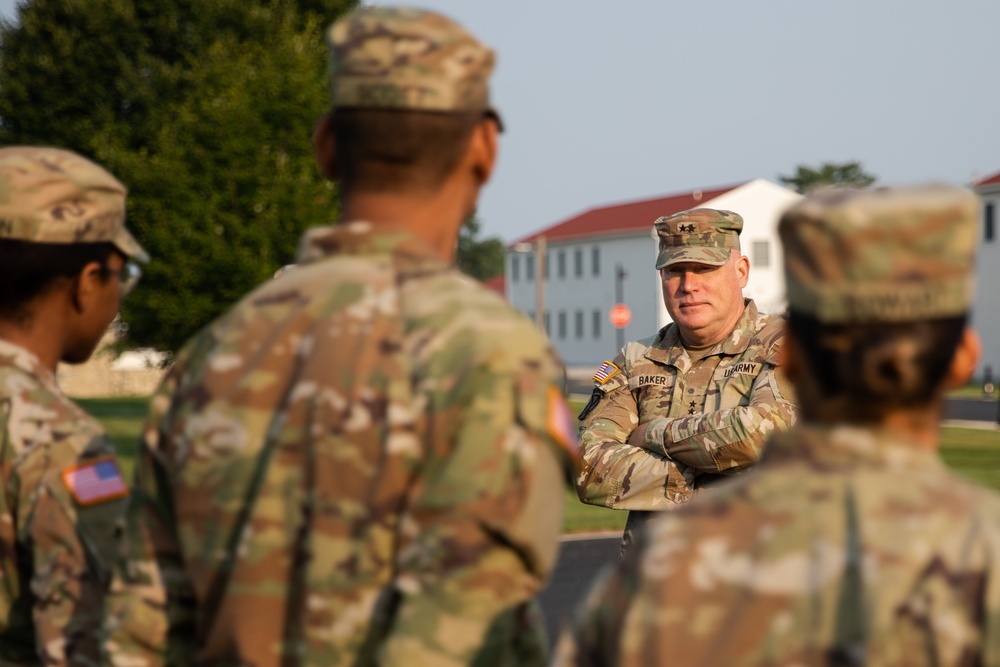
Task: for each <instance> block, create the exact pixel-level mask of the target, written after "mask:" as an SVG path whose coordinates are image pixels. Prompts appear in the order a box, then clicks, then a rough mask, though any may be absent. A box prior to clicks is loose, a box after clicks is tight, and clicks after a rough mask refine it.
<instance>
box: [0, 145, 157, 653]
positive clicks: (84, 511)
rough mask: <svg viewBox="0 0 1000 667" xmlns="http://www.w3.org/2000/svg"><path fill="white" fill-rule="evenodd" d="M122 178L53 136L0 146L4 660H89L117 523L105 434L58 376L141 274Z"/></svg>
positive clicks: (0, 643) (118, 497) (89, 344)
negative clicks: (53, 141) (37, 142)
mask: <svg viewBox="0 0 1000 667" xmlns="http://www.w3.org/2000/svg"><path fill="white" fill-rule="evenodd" d="M125 194H126V190H125V187H124V186H123V185H122V184H121V183H119V182H118V180H116V179H115V178H114V177H113V176H112V175H111V174H109V173H108V172H107V171H105V170H104V169H102V168H101V167H99V166H98V165H96V164H94V163H92V162H90V161H88V160H85V159H84V158H82V157H80V156H78V155H75V154H73V153H70V152H68V151H63V150H58V149H54V148H35V147H10V148H3V149H0V485H2V493H0V664H2V665H39V664H44V665H69V664H74V665H78V664H96V661H97V643H96V631H97V629H98V628H99V627H100V614H101V609H102V606H103V600H104V594H105V590H106V587H107V583H108V581H109V579H110V577H109V569H110V562H111V558H112V553H113V551H114V525H115V522H116V521H117V519H118V517H119V516H120V514H121V512H122V510H123V505H124V499H125V497H126V496H127V495H128V488H127V486H126V485H125V483H124V481H123V478H122V474H121V471H120V470H119V468H118V462H117V460H116V458H115V452H114V448H113V445H112V442H111V440H110V439H109V438H108V436H107V434H106V433H105V432H104V429H103V428H102V427H101V425H100V424H99V423H98V422H97V421H96V420H95V419H93V418H92V417H90V416H89V415H87V414H86V413H85V412H84V411H83V410H81V409H80V408H79V407H78V406H77V405H76V404H74V403H73V402H72V401H70V400H69V399H68V398H67V397H66V396H65V395H64V394H63V393H62V391H61V390H60V389H59V386H58V385H57V384H56V366H57V365H58V364H59V362H67V363H82V362H84V361H86V360H87V359H88V358H89V357H90V355H91V353H92V352H93V351H94V348H95V347H96V346H97V343H98V341H99V340H100V339H101V337H102V335H103V334H104V332H105V330H106V329H107V328H108V325H109V324H110V323H111V321H112V320H113V319H114V318H115V316H116V314H117V313H118V307H119V305H120V303H121V299H122V298H123V297H124V296H125V294H126V293H127V292H128V291H129V290H130V289H131V288H132V287H133V286H134V285H135V282H136V281H137V280H138V277H139V271H138V267H137V266H136V265H134V264H131V263H130V260H138V261H142V262H145V261H147V260H148V256H147V255H146V252H145V251H144V250H143V249H142V247H141V246H140V245H139V244H138V242H137V241H136V240H135V238H133V237H132V235H131V234H130V233H129V232H128V230H127V229H125Z"/></svg>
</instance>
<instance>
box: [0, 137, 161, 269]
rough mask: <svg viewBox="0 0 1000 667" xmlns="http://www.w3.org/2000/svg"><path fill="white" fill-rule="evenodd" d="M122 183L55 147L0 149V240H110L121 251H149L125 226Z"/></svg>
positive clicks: (141, 254) (142, 257) (141, 255)
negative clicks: (144, 248) (143, 247)
mask: <svg viewBox="0 0 1000 667" xmlns="http://www.w3.org/2000/svg"><path fill="white" fill-rule="evenodd" d="M126 192H127V191H126V190H125V186H124V185H122V184H121V183H119V182H118V180H117V179H116V178H115V177H114V176H112V175H111V174H109V173H108V172H107V171H105V170H104V169H102V168H101V167H99V166H97V165H96V164H94V163H93V162H91V161H90V160H86V159H84V158H82V157H80V156H79V155H77V154H75V153H71V152H69V151H64V150H60V149H58V148H42V147H35V146H12V147H9V148H0V239H16V240H19V241H32V242H35V243H64V244H71V243H100V242H107V243H113V244H114V245H115V247H116V248H118V249H119V250H121V251H122V252H123V253H124V254H125V255H127V256H129V257H132V258H134V259H136V260H139V261H140V262H148V261H149V255H147V254H146V251H145V250H143V249H142V246H140V245H139V242H138V241H136V240H135V238H134V237H133V236H132V234H130V233H129V231H128V230H127V229H125V194H126Z"/></svg>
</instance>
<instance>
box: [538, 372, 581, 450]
mask: <svg viewBox="0 0 1000 667" xmlns="http://www.w3.org/2000/svg"><path fill="white" fill-rule="evenodd" d="M546 415H547V416H546V419H545V423H546V425H547V426H548V429H549V435H551V436H552V437H553V438H554V439H555V440H556V441H557V442H558V443H559V444H560V446H561V447H562V448H563V449H565V450H566V451H567V452H568V453H569V455H570V457H572V459H573V462H574V463H576V461H577V460H579V458H580V447H579V445H578V444H577V442H576V420H575V419H574V418H573V415H572V414H571V413H570V411H569V406H568V405H566V399H565V398H563V395H562V393H560V391H559V390H558V389H556V388H555V387H549V395H548V408H547V409H546Z"/></svg>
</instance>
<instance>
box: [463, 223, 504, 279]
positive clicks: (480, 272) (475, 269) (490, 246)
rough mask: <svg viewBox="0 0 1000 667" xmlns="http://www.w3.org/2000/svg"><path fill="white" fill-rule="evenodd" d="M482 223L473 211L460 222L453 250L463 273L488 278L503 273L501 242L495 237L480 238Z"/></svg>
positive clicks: (478, 277) (477, 277)
mask: <svg viewBox="0 0 1000 667" xmlns="http://www.w3.org/2000/svg"><path fill="white" fill-rule="evenodd" d="M481 228H482V225H481V224H480V222H479V218H478V217H476V214H475V213H473V214H472V215H470V216H469V219H468V220H466V221H465V222H464V223H463V224H462V230H461V232H460V233H459V236H458V248H457V249H456V251H455V264H456V266H458V268H459V270H460V271H462V272H463V273H465V274H467V275H470V276H472V277H473V278H475V279H477V280H488V279H490V278H494V277H496V276H499V275H501V274H503V267H504V252H503V250H504V248H503V242H502V241H501V240H500V239H498V238H495V237H490V238H485V239H480V238H479V232H480V230H481Z"/></svg>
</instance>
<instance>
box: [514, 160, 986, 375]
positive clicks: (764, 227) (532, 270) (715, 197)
mask: <svg viewBox="0 0 1000 667" xmlns="http://www.w3.org/2000/svg"><path fill="white" fill-rule="evenodd" d="M800 198H801V195H799V194H797V193H795V192H792V191H791V190H788V189H787V188H784V187H781V186H779V185H776V184H774V183H771V182H770V181H766V180H764V179H756V180H753V181H750V182H748V183H743V184H742V185H736V186H731V187H723V188H715V189H711V190H695V191H693V192H685V193H680V194H675V195H670V196H667V197H661V198H658V199H649V200H643V201H636V202H631V203H625V204H617V205H612V206H604V207H600V208H595V209H592V210H589V211H586V212H584V213H581V214H579V215H576V216H574V217H572V218H569V219H568V220H565V221H563V222H560V223H557V224H555V225H552V226H551V227H547V228H545V229H542V230H540V231H539V232H537V233H535V234H531V235H530V236H527V237H525V238H522V239H519V240H517V241H516V242H515V243H512V244H511V245H510V246H508V249H507V259H506V262H507V266H506V274H505V275H506V294H507V298H508V300H509V301H510V303H511V304H512V305H513V306H514V307H515V308H517V309H519V310H521V311H522V312H524V313H527V314H528V315H529V316H530V317H532V318H534V317H535V311H536V299H537V296H536V294H537V286H538V285H537V282H536V281H537V276H536V275H535V274H536V267H537V258H536V257H535V254H534V248H536V247H537V244H538V241H539V239H540V238H542V237H544V240H545V241H544V243H545V246H546V258H547V259H546V262H545V268H546V270H545V272H544V273H545V276H544V319H545V325H546V327H545V328H546V331H547V333H548V334H549V337H550V339H551V340H552V343H553V345H554V346H555V347H556V349H557V350H558V352H559V354H560V356H562V358H563V360H564V361H565V363H566V364H567V365H568V366H596V365H597V364H599V363H600V362H601V360H602V359H611V358H613V357H614V355H615V354H616V353H617V350H618V349H619V348H620V346H621V344H622V341H628V340H636V339H639V338H644V337H646V336H650V335H652V334H654V333H655V332H656V331H657V330H658V329H660V328H661V327H663V326H664V325H666V324H667V323H669V322H670V318H669V316H668V315H667V310H666V308H665V307H664V305H663V297H662V294H661V291H660V280H659V276H658V273H657V271H656V269H655V268H654V266H653V264H654V262H655V259H656V241H655V240H654V239H653V236H652V229H653V221H654V220H656V218H658V217H660V216H664V215H671V214H673V213H678V212H680V211H684V210H687V209H691V208H703V207H704V208H719V209H728V210H730V211H735V212H736V213H739V214H740V215H741V216H743V221H744V226H743V232H742V234H741V235H740V243H741V245H742V248H743V254H744V255H746V256H747V257H749V258H750V282H749V284H748V285H747V288H746V289H745V290H744V294H745V295H746V296H748V297H751V298H753V299H754V301H755V302H756V303H757V306H758V307H759V308H760V309H761V310H762V311H764V312H780V311H781V310H783V309H784V306H785V296H784V281H783V279H782V275H781V246H780V244H779V242H778V236H777V224H778V219H779V218H780V216H781V213H782V212H784V210H785V209H787V208H788V207H789V206H790V205H791V204H793V203H794V202H795V201H797V200H798V199H800ZM528 246H530V248H531V249H532V250H531V251H528V252H519V250H518V249H522V248H525V247H528ZM620 273H623V277H622V278H621V279H619V274H620ZM619 290H620V292H621V295H622V301H623V302H624V303H625V304H627V305H628V306H629V308H631V310H632V322H631V324H629V326H628V327H626V328H625V329H624V330H623V331H622V333H621V334H620V335H619V333H618V330H616V329H615V328H614V327H612V326H611V323H610V321H609V320H608V312H609V310H610V309H611V306H612V305H614V304H615V303H616V301H617V299H618V297H617V296H616V292H618V291H619ZM997 368H998V370H1000V365H998V366H997Z"/></svg>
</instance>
